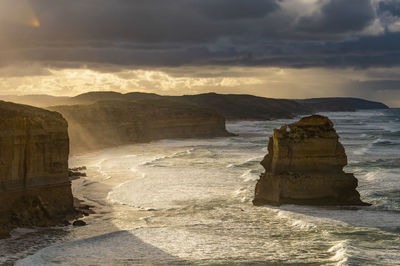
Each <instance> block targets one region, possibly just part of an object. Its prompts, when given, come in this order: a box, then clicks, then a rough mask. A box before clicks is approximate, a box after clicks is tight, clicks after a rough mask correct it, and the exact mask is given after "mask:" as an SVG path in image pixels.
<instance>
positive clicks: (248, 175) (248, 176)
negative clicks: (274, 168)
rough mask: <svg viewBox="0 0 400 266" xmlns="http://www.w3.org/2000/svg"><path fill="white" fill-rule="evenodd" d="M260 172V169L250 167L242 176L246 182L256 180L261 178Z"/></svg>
mask: <svg viewBox="0 0 400 266" xmlns="http://www.w3.org/2000/svg"><path fill="white" fill-rule="evenodd" d="M259 174H260V173H259V171H257V170H254V169H250V170H247V171H246V172H244V173H243V174H242V175H241V176H240V177H241V178H243V181H244V182H254V181H257V180H258V179H259V178H260V177H259Z"/></svg>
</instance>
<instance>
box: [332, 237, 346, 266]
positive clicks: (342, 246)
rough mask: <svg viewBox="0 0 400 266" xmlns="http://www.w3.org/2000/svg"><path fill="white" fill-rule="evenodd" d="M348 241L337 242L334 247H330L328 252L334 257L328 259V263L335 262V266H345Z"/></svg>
mask: <svg viewBox="0 0 400 266" xmlns="http://www.w3.org/2000/svg"><path fill="white" fill-rule="evenodd" d="M348 249H349V241H348V240H343V241H339V242H337V243H336V244H335V245H334V246H332V247H331V248H330V249H329V250H328V252H330V253H334V255H333V256H332V257H331V258H330V259H329V260H330V261H333V262H336V263H337V264H336V265H346V264H347V261H348V260H349V254H348Z"/></svg>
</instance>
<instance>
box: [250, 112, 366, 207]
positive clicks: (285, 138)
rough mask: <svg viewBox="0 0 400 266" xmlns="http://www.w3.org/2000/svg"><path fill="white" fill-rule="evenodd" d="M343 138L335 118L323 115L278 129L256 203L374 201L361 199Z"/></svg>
mask: <svg viewBox="0 0 400 266" xmlns="http://www.w3.org/2000/svg"><path fill="white" fill-rule="evenodd" d="M338 139H339V136H338V135H337V133H336V131H335V129H334V128H333V123H332V121H330V120H329V119H328V118H327V117H324V116H320V115H313V116H309V117H304V118H302V119H301V120H300V121H298V122H296V123H293V124H289V125H284V126H282V127H281V128H280V129H275V130H274V133H273V136H272V137H270V140H269V144H268V154H267V156H266V157H265V158H264V160H263V161H262V162H261V164H262V166H263V167H264V168H265V170H266V172H265V173H264V174H262V175H261V178H260V180H259V181H258V183H257V185H256V189H255V197H254V200H253V203H254V205H266V204H268V205H275V206H279V205H282V204H299V205H359V206H368V205H370V204H368V203H365V202H362V201H361V200H360V194H359V193H358V191H357V190H356V187H357V186H358V180H357V179H356V178H355V177H354V175H353V174H351V173H345V172H344V171H343V167H344V166H346V165H347V156H346V154H345V151H344V147H343V146H342V144H340V142H339V141H338Z"/></svg>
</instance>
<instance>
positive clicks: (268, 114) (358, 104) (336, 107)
mask: <svg viewBox="0 0 400 266" xmlns="http://www.w3.org/2000/svg"><path fill="white" fill-rule="evenodd" d="M0 99H4V100H7V101H12V102H16V103H23V104H29V105H34V106H38V107H48V106H55V105H72V104H75V105H76V104H93V103H95V102H98V101H110V100H112V101H117V100H118V101H138V100H154V99H155V100H161V99H165V100H172V101H175V102H178V103H183V104H190V105H196V106H199V107H201V108H210V109H213V110H215V111H217V112H218V113H219V114H220V115H222V116H224V117H225V118H226V119H227V120H271V119H279V118H292V117H295V116H298V115H304V114H312V113H315V112H336V111H356V110H360V109H387V108H388V107H387V106H386V105H384V104H382V103H379V102H373V101H367V100H364V99H358V98H337V97H335V98H313V99H303V100H288V99H273V98H265V97H258V96H254V95H246V94H218V93H203V94H197V95H183V96H164V95H158V94H154V93H141V92H130V93H126V94H122V93H118V92H113V91H93V92H88V93H83V94H80V95H77V96H75V97H54V96H49V95H26V96H0Z"/></svg>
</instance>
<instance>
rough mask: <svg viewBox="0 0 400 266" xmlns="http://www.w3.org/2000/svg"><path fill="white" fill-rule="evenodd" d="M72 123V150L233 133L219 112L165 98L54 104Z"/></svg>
mask: <svg viewBox="0 0 400 266" xmlns="http://www.w3.org/2000/svg"><path fill="white" fill-rule="evenodd" d="M51 110H55V111H57V112H60V113H61V114H62V115H63V116H64V117H65V118H66V119H67V121H68V123H69V135H70V139H71V150H72V152H84V151H88V150H94V149H99V148H105V147H111V146H116V145H123V144H131V143H138V142H148V141H152V140H160V139H167V138H208V137H223V136H230V135H231V134H230V133H228V132H227V131H226V129H225V118H224V117H222V116H221V115H219V114H217V113H216V112H215V111H213V110H210V109H205V108H200V107H196V106H192V105H187V104H180V103H176V102H174V101H169V100H165V99H159V100H156V99H151V100H138V101H99V102H96V103H94V104H89V105H72V106H54V107H51Z"/></svg>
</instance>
